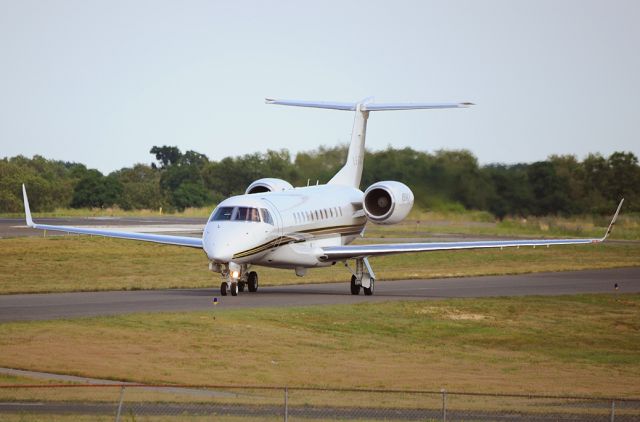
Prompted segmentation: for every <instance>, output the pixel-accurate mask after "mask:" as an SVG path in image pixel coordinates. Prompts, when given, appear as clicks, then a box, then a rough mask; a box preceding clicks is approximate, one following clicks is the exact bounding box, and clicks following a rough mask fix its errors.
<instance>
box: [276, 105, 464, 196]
mask: <svg viewBox="0 0 640 422" xmlns="http://www.w3.org/2000/svg"><path fill="white" fill-rule="evenodd" d="M265 102H266V103H267V104H278V105H287V106H296V107H312V108H326V109H331V110H347V111H355V112H356V113H355V114H356V115H355V119H354V121H353V131H352V132H351V143H350V144H349V153H348V154H347V162H346V163H345V165H344V167H342V168H341V169H340V171H338V173H336V175H335V176H333V178H331V180H329V182H328V184H330V185H345V186H353V187H355V188H359V187H360V180H361V179H362V165H363V163H364V144H365V137H366V132H367V119H368V118H369V112H370V111H391V110H424V109H439V108H462V107H469V106H472V105H473V103H379V104H375V103H373V102H372V99H370V98H368V99H366V100H363V101H361V102H358V103H337V102H322V101H299V100H274V99H271V98H267V99H266V100H265Z"/></svg>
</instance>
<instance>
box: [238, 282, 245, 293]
mask: <svg viewBox="0 0 640 422" xmlns="http://www.w3.org/2000/svg"><path fill="white" fill-rule="evenodd" d="M244 285H245V282H244V281H239V282H238V291H239V292H244Z"/></svg>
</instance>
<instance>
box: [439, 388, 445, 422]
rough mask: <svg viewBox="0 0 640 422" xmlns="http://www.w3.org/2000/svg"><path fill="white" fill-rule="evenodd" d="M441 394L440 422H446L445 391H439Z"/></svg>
mask: <svg viewBox="0 0 640 422" xmlns="http://www.w3.org/2000/svg"><path fill="white" fill-rule="evenodd" d="M440 392H441V393H442V422H447V390H445V389H444V388H443V389H442V390H440Z"/></svg>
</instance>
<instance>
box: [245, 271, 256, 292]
mask: <svg viewBox="0 0 640 422" xmlns="http://www.w3.org/2000/svg"><path fill="white" fill-rule="evenodd" d="M247 284H248V286H249V291H250V292H252V293H253V292H257V291H258V273H256V272H255V271H251V272H250V273H249V276H248V278H247Z"/></svg>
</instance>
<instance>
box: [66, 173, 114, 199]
mask: <svg viewBox="0 0 640 422" xmlns="http://www.w3.org/2000/svg"><path fill="white" fill-rule="evenodd" d="M121 193H122V184H121V183H120V182H119V181H118V179H117V178H116V177H114V176H109V177H105V176H103V175H102V173H100V172H99V171H98V170H89V171H87V173H86V174H85V176H84V177H83V178H82V179H80V180H79V181H78V183H77V184H76V186H75V189H74V192H73V199H72V201H71V206H72V207H73V208H82V207H99V208H103V207H107V206H111V205H114V204H115V203H116V202H117V201H118V198H119V197H120V194H121Z"/></svg>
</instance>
